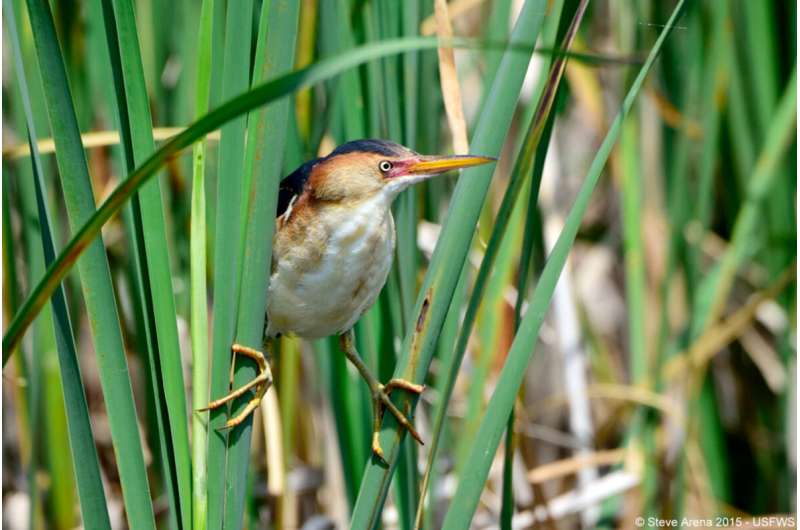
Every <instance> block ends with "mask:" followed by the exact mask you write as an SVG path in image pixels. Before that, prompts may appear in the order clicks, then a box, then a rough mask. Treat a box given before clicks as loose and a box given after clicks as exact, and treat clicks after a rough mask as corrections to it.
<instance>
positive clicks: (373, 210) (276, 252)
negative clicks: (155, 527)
mask: <svg viewBox="0 0 800 530" xmlns="http://www.w3.org/2000/svg"><path fill="white" fill-rule="evenodd" d="M493 160H494V159H493V158H488V157H480V156H472V155H464V156H444V157H430V156H422V155H419V154H418V153H415V152H414V151H412V150H410V149H408V148H406V147H403V146H401V145H399V144H396V143H394V142H388V141H385V140H357V141H354V142H348V143H346V144H343V145H341V146H339V147H338V148H337V149H336V150H334V151H333V152H332V153H331V154H330V155H328V156H326V157H323V158H318V159H316V160H312V161H310V162H307V163H305V164H303V165H302V166H300V167H299V168H297V169H296V170H295V171H294V172H292V173H291V174H290V175H289V176H287V177H286V178H285V179H283V181H281V185H280V191H279V197H278V209H277V212H276V217H277V219H276V230H275V235H274V237H273V241H272V246H273V248H272V269H271V277H270V286H269V296H268V306H267V315H266V326H265V338H266V339H268V338H271V337H275V336H277V335H279V334H283V333H292V334H295V335H298V336H300V337H303V338H309V339H315V338H321V337H327V336H330V335H340V337H341V341H340V343H341V347H342V349H343V350H344V352H345V354H346V355H347V357H348V358H349V359H350V360H351V361H352V362H353V364H354V365H355V366H356V368H357V369H358V371H359V372H360V373H361V375H362V376H363V377H364V379H365V380H366V382H367V384H368V385H369V387H370V390H371V392H372V396H373V402H374V409H375V414H374V426H373V427H374V429H373V440H372V448H373V451H374V453H375V454H376V455H377V456H378V457H382V451H381V448H380V444H379V442H378V432H379V430H380V421H381V418H382V415H383V411H384V409H386V408H388V409H389V411H390V412H391V413H392V414H393V415H394V416H395V417H396V418H397V420H398V422H399V423H400V424H401V425H403V426H404V427H405V428H406V429H408V431H409V432H410V433H411V435H412V436H414V438H416V439H417V440H418V441H420V442H421V440H420V438H419V435H418V434H417V433H416V431H415V430H414V427H413V425H412V424H411V423H410V422H409V421H408V419H407V418H406V417H405V416H404V415H403V414H402V413H401V412H400V411H399V410H397V408H396V407H395V406H394V405H393V404H392V402H391V401H390V400H389V397H388V396H389V393H390V392H391V391H392V390H393V389H404V390H407V391H411V392H415V393H419V392H421V391H422V388H423V387H422V386H420V385H415V384H413V383H410V382H408V381H404V380H399V379H393V380H391V381H389V382H388V383H387V384H386V385H383V384H381V383H380V382H379V381H378V380H377V379H376V378H375V376H374V375H372V373H371V372H370V371H369V369H368V368H367V367H366V365H365V364H364V363H363V362H362V361H361V358H360V357H359V355H358V352H357V351H356V350H355V346H354V341H353V332H352V328H353V326H354V325H355V323H356V321H357V320H358V319H359V318H360V317H361V315H362V314H363V313H364V312H365V311H366V310H367V309H369V308H370V307H371V306H372V304H373V303H374V302H375V300H376V298H377V296H378V294H379V293H380V291H381V289H382V288H383V285H384V284H385V283H386V278H387V277H388V274H389V270H390V268H391V263H392V259H393V255H394V247H395V228H394V219H393V217H392V212H391V205H392V201H394V199H395V198H396V197H397V195H398V194H399V193H400V192H401V191H403V190H404V189H406V188H408V187H409V186H411V185H412V184H415V183H417V182H420V181H422V180H425V179H427V178H430V177H432V176H434V175H438V174H441V173H444V172H446V171H449V170H452V169H459V168H465V167H470V166H474V165H478V164H486V163H489V162H492V161H493ZM234 351H239V352H243V353H245V355H248V356H251V357H252V352H253V351H254V350H251V349H249V348H244V347H242V346H238V345H234ZM259 365H260V366H261V365H262V363H261V362H260V361H259ZM263 366H266V363H263ZM265 370H266V368H265V369H263V370H261V373H260V374H259V376H258V378H257V381H258V382H257V383H250V384H248V385H247V386H246V388H247V389H249V388H251V387H255V388H256V397H254V398H253V399H252V400H251V402H250V404H249V405H248V407H246V408H245V410H244V411H243V412H242V413H240V414H239V415H237V416H236V417H235V418H232V419H231V420H229V421H228V424H227V426H228V427H232V426H235V425H237V424H238V423H240V422H241V421H242V420H243V419H244V418H245V417H246V416H247V415H248V414H249V413H250V412H251V411H252V410H253V408H255V406H257V405H258V401H259V400H260V397H261V396H262V395H263V393H264V391H265V388H266V387H267V386H268V385H269V380H268V379H269V378H268V377H266V376H265V375H264V371H265ZM242 393H243V391H242V389H239V390H237V391H235V392H233V393H232V394H230V395H228V396H226V397H224V398H222V399H219V400H216V401H214V402H212V403H211V404H210V405H209V408H213V407H217V406H220V405H221V404H223V403H225V402H227V401H229V400H230V399H232V397H235V396H238V395H241V394H242ZM253 403H255V404H253ZM251 405H252V407H251Z"/></svg>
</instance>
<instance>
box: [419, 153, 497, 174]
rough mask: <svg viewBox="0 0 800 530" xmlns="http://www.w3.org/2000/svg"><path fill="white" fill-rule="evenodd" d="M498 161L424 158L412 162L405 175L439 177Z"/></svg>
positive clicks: (474, 157) (468, 156) (483, 158)
mask: <svg viewBox="0 0 800 530" xmlns="http://www.w3.org/2000/svg"><path fill="white" fill-rule="evenodd" d="M496 161H497V159H496V158H493V157H490V156H476V155H452V156H423V157H420V158H419V159H418V160H415V161H413V162H411V163H410V164H409V165H408V166H407V168H406V171H405V173H406V174H407V175H437V174H439V173H444V172H445V171H450V170H453V169H464V168H467V167H472V166H480V165H482V164H488V163H490V162H496Z"/></svg>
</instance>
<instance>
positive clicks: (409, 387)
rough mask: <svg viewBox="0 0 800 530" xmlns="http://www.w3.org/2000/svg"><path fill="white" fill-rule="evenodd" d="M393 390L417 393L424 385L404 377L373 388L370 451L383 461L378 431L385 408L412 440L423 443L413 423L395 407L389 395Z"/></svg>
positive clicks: (420, 391) (423, 388)
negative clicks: (372, 427) (372, 423)
mask: <svg viewBox="0 0 800 530" xmlns="http://www.w3.org/2000/svg"><path fill="white" fill-rule="evenodd" d="M393 390H405V391H407V392H411V393H413V394H417V395H419V394H421V393H422V392H423V391H424V390H425V385H417V384H415V383H411V382H410V381H406V380H405V379H397V378H395V379H392V380H390V381H389V382H388V383H386V384H385V385H383V384H380V383H379V384H377V385H375V387H374V388H373V390H372V401H373V414H374V416H375V417H374V429H373V431H372V452H373V454H375V456H377V457H378V459H379V460H381V461H382V462H384V463H386V459H385V458H384V456H383V449H382V448H381V442H380V431H381V421H382V420H383V414H384V412H385V411H386V409H388V410H389V412H391V413H392V416H394V417H395V419H396V420H397V423H399V424H400V425H401V426H402V427H403V428H404V429H406V430H407V431H408V433H409V434H410V435H411V437H412V438H414V440H416V441H417V442H418V443H419V444H420V445H424V442H423V441H422V437H421V436H420V435H419V433H418V432H417V430H416V429H415V428H414V425H413V424H412V423H411V422H410V421H409V420H408V418H407V417H406V415H405V414H403V413H402V412H401V411H400V409H398V408H397V406H396V405H395V404H394V403H393V402H392V400H391V398H390V397H389V396H390V394H391V393H392V391H393Z"/></svg>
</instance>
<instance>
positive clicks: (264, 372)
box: [197, 344, 272, 431]
mask: <svg viewBox="0 0 800 530" xmlns="http://www.w3.org/2000/svg"><path fill="white" fill-rule="evenodd" d="M231 351H233V352H234V353H241V354H243V355H245V356H247V357H250V358H251V359H253V360H254V361H255V362H256V364H257V365H258V375H256V377H255V378H254V379H253V380H252V381H250V382H248V383H247V384H245V385H242V386H241V387H239V388H237V389H236V390H234V391H232V392H231V393H229V394H228V395H227V396H223V397H221V398H219V399H215V400H214V401H212V402H211V403H209V404H208V405H206V406H205V407H203V408H200V409H197V411H198V412H203V411H206V410H213V409H216V408H219V407H221V406H222V405H224V404H226V403H228V402H229V401H232V400H233V399H235V398H237V397H239V396H241V395H242V394H244V393H245V392H247V391H248V390H250V389H251V388H255V395H254V396H253V398H252V399H251V400H250V401H249V402H248V403H247V405H246V406H245V408H244V409H243V410H242V411H241V412H240V413H239V414H237V415H236V416H234V417H233V418H230V419H229V420H228V421H226V422H225V425H222V426H221V427H217V429H216V430H217V431H225V430H228V429H232V428H234V427H236V426H237V425H239V424H240V423H242V422H243V421H244V420H245V418H247V417H248V416H249V415H250V414H251V413H252V412H253V411H254V410H255V409H256V408H257V407H258V405H259V403H261V398H262V397H264V394H266V393H267V389H269V387H270V385H271V384H272V372H271V371H270V369H269V365H268V364H267V360H266V358H265V357H264V354H263V353H261V352H260V351H258V350H255V349H253V348H248V347H247V346H242V345H240V344H234V345H233V346H232V347H231Z"/></svg>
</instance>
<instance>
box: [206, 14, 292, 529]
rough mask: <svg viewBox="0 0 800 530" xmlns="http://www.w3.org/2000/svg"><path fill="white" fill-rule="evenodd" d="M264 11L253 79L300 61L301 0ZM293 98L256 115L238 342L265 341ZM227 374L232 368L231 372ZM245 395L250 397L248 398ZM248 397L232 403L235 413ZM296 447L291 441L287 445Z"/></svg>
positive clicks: (236, 455)
mask: <svg viewBox="0 0 800 530" xmlns="http://www.w3.org/2000/svg"><path fill="white" fill-rule="evenodd" d="M262 9H263V12H262V16H261V24H260V30H259V35H258V46H257V48H256V49H257V53H256V68H255V73H254V75H253V83H254V84H257V83H261V82H263V81H265V80H266V79H267V78H269V77H273V76H277V75H281V74H283V73H284V72H287V71H289V70H290V69H291V68H292V65H293V64H294V55H295V44H296V43H295V38H296V33H297V21H298V16H299V9H300V5H299V0H292V1H289V2H271V3H270V4H267V3H265V4H264V6H263V8H262ZM290 103H291V101H290V100H289V99H284V100H282V101H280V102H279V103H278V104H276V105H273V106H271V107H269V108H267V109H261V110H259V111H257V112H255V113H253V114H251V115H250V123H249V130H248V137H247V153H248V155H249V156H248V157H247V163H246V164H245V167H244V171H245V172H246V173H247V174H248V176H246V177H245V179H246V181H247V182H249V183H250V185H249V186H248V187H247V188H246V189H247V190H248V193H247V194H246V195H245V197H246V198H247V200H246V201H245V207H246V210H245V212H246V229H245V236H244V237H245V243H244V257H243V263H242V280H241V281H242V284H241V285H242V287H241V292H240V294H239V298H238V322H237V324H236V335H235V338H236V342H238V343H241V344H245V345H248V346H251V347H258V346H259V345H260V344H261V342H262V334H263V331H264V315H265V314H266V308H267V287H268V284H269V272H270V263H271V260H272V234H273V230H274V222H275V211H276V207H277V198H278V184H279V183H280V178H281V169H282V167H283V166H282V164H283V152H284V146H285V141H286V129H287V120H288V118H289V107H290ZM216 369H218V368H215V370H216ZM226 375H227V372H226ZM254 376H255V371H254V370H253V368H252V367H251V366H245V365H240V366H238V367H237V368H236V372H235V375H234V380H233V386H234V387H235V388H238V387H239V386H240V385H243V384H245V383H247V382H248V381H250V380H251V379H252V378H253V377H254ZM242 401H244V400H242ZM243 404H244V403H238V404H237V405H238V406H234V407H232V413H233V412H235V411H237V410H240V406H241V405H243ZM251 426H252V421H251V419H250V418H248V419H247V420H246V422H244V423H243V424H242V425H241V426H239V427H238V428H237V429H238V430H237V431H236V432H234V433H232V435H231V436H230V437H229V439H228V446H227V460H228V465H227V470H226V476H225V492H226V493H225V494H226V507H225V527H226V528H239V527H240V526H241V524H242V517H243V510H244V500H245V484H244V483H243V481H242V480H241V478H242V477H243V476H246V475H247V468H248V462H249V458H250V434H251V430H252V427H251ZM284 449H285V450H286V451H288V450H290V449H289V448H288V447H286V448H284Z"/></svg>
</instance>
